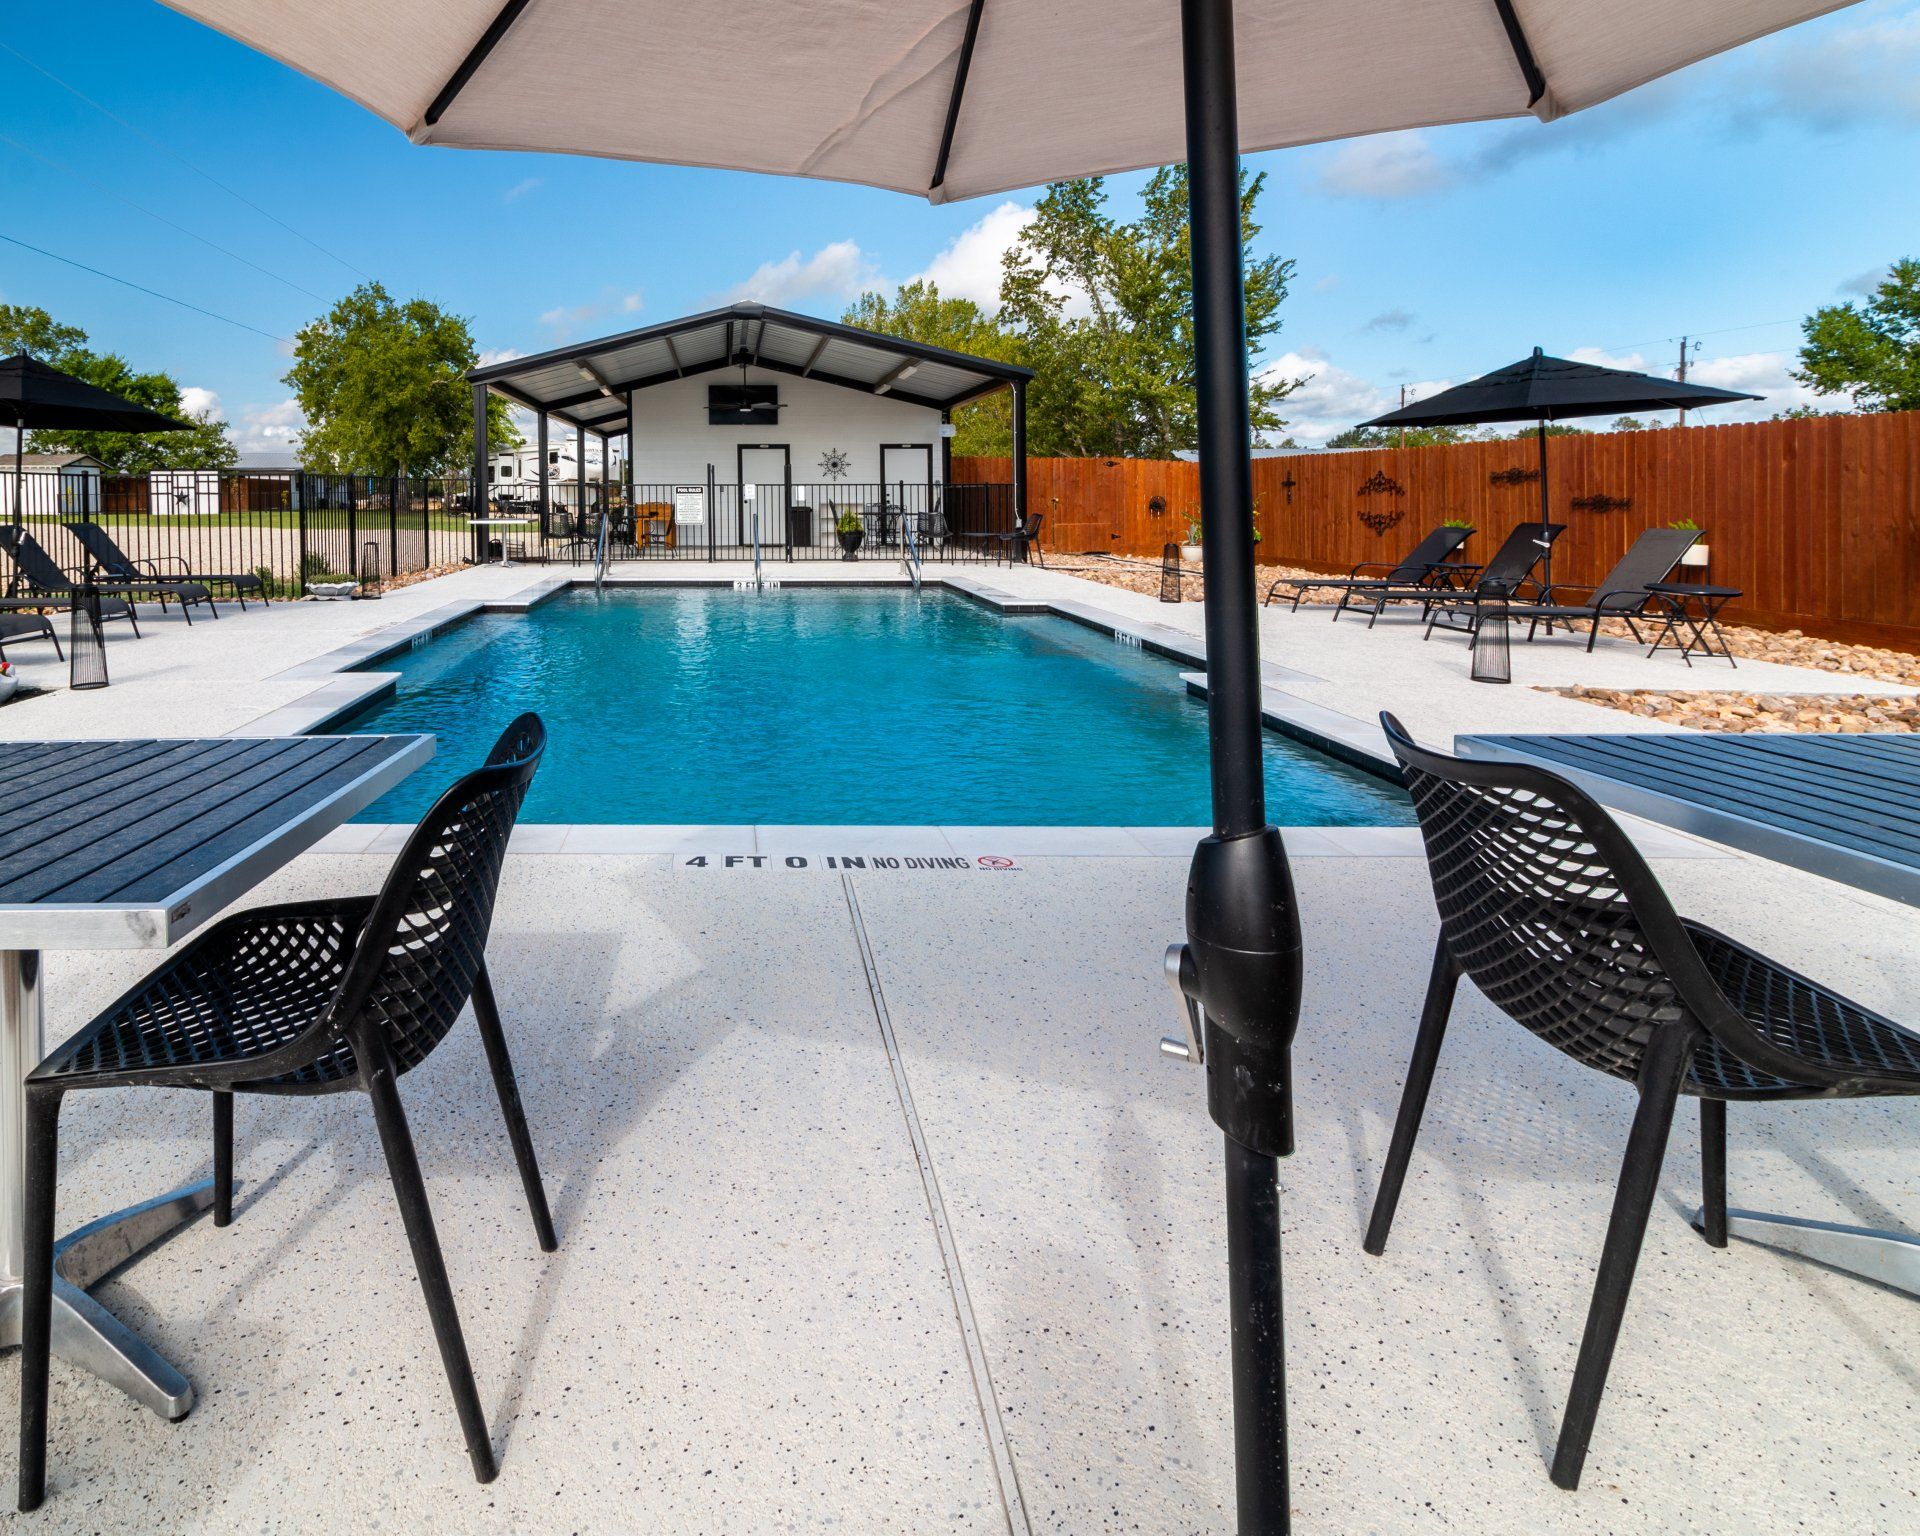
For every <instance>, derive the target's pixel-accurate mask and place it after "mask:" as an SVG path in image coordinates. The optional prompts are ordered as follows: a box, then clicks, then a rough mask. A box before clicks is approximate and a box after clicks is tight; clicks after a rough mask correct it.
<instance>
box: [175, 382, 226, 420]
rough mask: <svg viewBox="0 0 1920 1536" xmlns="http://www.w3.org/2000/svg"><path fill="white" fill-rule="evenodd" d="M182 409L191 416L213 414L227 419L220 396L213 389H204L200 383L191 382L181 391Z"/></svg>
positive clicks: (221, 418)
mask: <svg viewBox="0 0 1920 1536" xmlns="http://www.w3.org/2000/svg"><path fill="white" fill-rule="evenodd" d="M180 409H181V410H183V411H185V412H186V413H187V414H188V415H189V416H212V417H215V418H218V419H220V420H225V417H224V415H223V414H222V412H221V410H220V396H219V395H218V394H216V393H215V392H214V391H213V390H211V389H202V388H201V387H200V386H199V385H198V384H189V385H187V387H186V388H185V389H183V390H181V391H180Z"/></svg>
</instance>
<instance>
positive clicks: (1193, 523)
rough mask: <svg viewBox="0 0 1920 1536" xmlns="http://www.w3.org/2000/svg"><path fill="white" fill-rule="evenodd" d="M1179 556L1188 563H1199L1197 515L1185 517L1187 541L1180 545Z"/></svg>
mask: <svg viewBox="0 0 1920 1536" xmlns="http://www.w3.org/2000/svg"><path fill="white" fill-rule="evenodd" d="M1180 558H1181V559H1182V560H1184V561H1186V562H1187V564H1188V565H1198V564H1199V563H1200V519H1199V518H1197V517H1194V516H1191V515H1189V516H1188V518H1187V542H1186V543H1184V544H1182V545H1181V546H1180Z"/></svg>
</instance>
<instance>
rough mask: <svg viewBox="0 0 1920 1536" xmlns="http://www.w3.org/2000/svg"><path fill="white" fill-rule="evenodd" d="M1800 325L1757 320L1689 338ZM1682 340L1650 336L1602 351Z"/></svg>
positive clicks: (1676, 335)
mask: <svg viewBox="0 0 1920 1536" xmlns="http://www.w3.org/2000/svg"><path fill="white" fill-rule="evenodd" d="M1799 323H1800V322H1799V321H1798V320H1756V321H1755V322H1754V323H1753V324H1752V325H1727V326H1722V327H1721V328H1720V329H1719V330H1717V331H1688V332H1687V337H1699V336H1731V335H1733V334H1734V333H1735V332H1738V331H1769V330H1772V329H1773V328H1774V327H1775V326H1781V325H1798V324H1799ZM1682 339H1683V338H1682V337H1681V335H1680V333H1679V332H1678V331H1675V332H1674V333H1673V335H1671V336H1649V337H1648V338H1647V339H1646V340H1645V341H1623V342H1619V343H1617V344H1615V345H1613V346H1608V347H1602V348H1601V349H1600V350H1601V351H1602V352H1624V351H1626V350H1627V348H1628V347H1657V346H1659V345H1661V344H1662V343H1663V342H1669V341H1680V340H1682Z"/></svg>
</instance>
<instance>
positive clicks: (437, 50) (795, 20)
mask: <svg viewBox="0 0 1920 1536" xmlns="http://www.w3.org/2000/svg"><path fill="white" fill-rule="evenodd" d="M165 3H166V4H168V5H170V6H172V7H173V9H175V10H178V11H183V12H185V13H186V14H188V15H191V16H197V17H199V18H200V19H201V20H203V21H205V22H207V23H208V24H209V25H211V26H214V27H217V28H219V29H220V30H222V31H224V32H227V33H229V34H231V35H232V36H234V37H236V38H238V39H240V40H241V41H242V42H245V43H247V44H248V45H250V46H252V47H254V48H258V49H260V50H262V51H263V52H266V53H269V54H271V55H272V56H273V57H275V58H277V59H280V60H281V61H283V62H284V63H286V64H289V65H291V66H292V67H293V68H295V69H299V70H302V71H304V72H305V73H307V74H309V75H312V76H314V77H315V78H316V79H319V80H323V81H325V82H326V83H328V84H329V85H331V86H333V87H334V88H335V89H336V90H339V91H342V92H344V93H346V94H347V95H349V96H351V97H352V98H353V99H354V100H356V101H358V102H360V103H361V104H362V105H364V106H366V107H367V108H368V109H369V110H371V111H374V112H377V113H378V114H380V115H381V116H382V117H384V118H385V119H386V120H387V121H389V122H391V123H393V124H394V125H395V126H396V127H398V128H399V129H400V130H401V131H402V132H404V133H405V134H407V136H408V137H409V138H411V139H413V140H414V141H415V142H416V143H421V144H444V145H449V146H457V147H463V148H471V149H514V150H532V151H547V152H559V153H565V154H588V155H600V156H609V157H614V158H621V159H630V160H654V161H665V162H669V163H674V164H682V165H686V164H694V165H707V166H718V167H726V168H731V169H736V170H752V171H762V172H769V173H772V174H776V175H788V176H817V177H822V178H827V179H831V180H838V181H852V182H860V183H864V184H866V185H869V186H880V187H891V188H894V189H896V190H899V191H903V192H908V193H911V194H913V195H916V196H921V197H925V198H927V199H929V200H930V201H933V202H949V201H952V200H954V199H957V198H968V197H979V196H983V195H985V194H988V193H996V192H1004V191H1010V190H1012V189H1015V188H1020V187H1030V186H1034V185H1036V184H1038V183H1040V182H1043V181H1051V180H1059V179H1063V178H1067V177H1075V176H1093V175H1100V174H1104V173H1108V172H1117V171H1124V170H1137V169H1141V168H1143V167H1148V166H1156V165H1164V164H1167V163H1169V162H1171V161H1176V160H1181V159H1185V160H1186V162H1187V164H1188V165H1189V167H1190V168H1191V171H1192V181H1191V206H1190V208H1189V212H1188V225H1189V229H1190V231H1191V235H1192V250H1193V340H1194V394H1195V402H1196V407H1197V416H1198V430H1197V432H1196V444H1195V446H1196V447H1197V448H1198V449H1199V454H1200V500H1201V509H1200V515H1201V525H1202V530H1203V533H1202V541H1203V543H1204V544H1205V546H1206V551H1207V560H1206V567H1205V575H1204V582H1205V589H1206V614H1205V623H1206V638H1207V681H1208V702H1207V709H1208V726H1209V744H1210V751H1209V756H1210V766H1211V771H1212V790H1213V833H1212V835H1211V836H1210V837H1207V838H1205V839H1203V840H1202V841H1201V843H1200V845H1199V847H1198V848H1197V849H1196V850H1195V853H1194V862H1193V867H1192V871H1191V873H1190V874H1189V876H1188V884H1187V937H1188V943H1187V945H1186V946H1185V947H1184V950H1183V952H1182V953H1181V954H1180V955H1178V956H1170V957H1169V958H1170V968H1171V969H1172V970H1173V971H1174V972H1175V978H1176V980H1177V981H1178V982H1179V983H1180V986H1181V990H1182V991H1183V992H1184V993H1185V994H1186V996H1187V997H1188V998H1189V999H1191V1000H1192V1001H1193V1002H1194V1003H1195V1004H1196V1005H1197V1006H1198V1007H1199V1008H1200V1009H1201V1010H1202V1012H1201V1014H1200V1015H1198V1016H1190V1018H1191V1023H1190V1027H1191V1028H1192V1030H1193V1033H1192V1036H1191V1042H1192V1043H1191V1045H1190V1046H1189V1047H1188V1048H1187V1053H1188V1054H1190V1055H1191V1056H1192V1057H1194V1058H1196V1059H1198V1058H1199V1057H1201V1056H1202V1055H1203V1054H1204V1064H1205V1067H1206V1075H1207V1099H1208V1109H1209V1112H1210V1113H1211V1114H1212V1116H1213V1119H1214V1121H1215V1123H1216V1124H1217V1125H1218V1126H1219V1127H1220V1129H1221V1131H1222V1132H1223V1133H1224V1141H1225V1145H1224V1161H1225V1165H1226V1211H1227V1264H1226V1269H1227V1279H1228V1291H1229V1302H1228V1305H1229V1310H1230V1312H1231V1314H1232V1323H1233V1333H1232V1347H1233V1401H1234V1459H1235V1474H1236V1483H1237V1489H1236V1491H1237V1494H1238V1517H1239V1526H1240V1529H1241V1531H1242V1532H1245V1533H1252V1532H1262V1533H1265V1532H1276V1531H1285V1530H1286V1529H1287V1528H1288V1525H1289V1520H1290V1515H1289V1498H1288V1491H1287V1434H1286V1382H1285V1371H1284V1355H1285V1349H1284V1328H1283V1322H1282V1314H1281V1263H1280V1195H1279V1164H1278V1162H1277V1159H1278V1158H1281V1157H1284V1156H1286V1155H1288V1154H1289V1153H1291V1152H1292V1151H1293V1095H1292V1049H1293V1035H1294V1029H1295V1025H1296V1023H1297V1021H1298V1018H1299V1009H1300V979H1301V951H1300V923H1299V915H1298V912H1297V909H1296V906H1295V903H1294V898H1293V884H1292V877H1291V874H1290V872H1289V869H1288V863H1287V856H1286V851H1285V849H1284V847H1283V845H1282V841H1281V837H1280V833H1279V831H1278V830H1277V829H1276V828H1275V827H1274V826H1273V825H1272V824H1271V823H1270V822H1269V821H1268V819H1267V804H1266V782H1265V775H1264V769H1263V757H1262V749H1261V735H1262V729H1263V728H1262V724H1261V713H1260V710H1261V702H1260V701H1261V677H1260V646H1259V627H1258V613H1257V609H1256V605H1255V600H1254V564H1253V554H1254V549H1253V516H1252V511H1253V468H1252V463H1251V459H1250V454H1249V448H1250V442H1249V428H1248V407H1247V396H1248V381H1247V374H1248V368H1247V350H1246V328H1245V322H1246V314H1245V299H1244V295H1243V293H1242V251H1241V235H1240V192H1241V188H1240V155H1241V152H1242V150H1243V149H1246V150H1257V149H1277V148H1281V147H1283V146H1286V145H1295V144H1314V143H1321V142H1324V141H1326V140H1329V139H1338V138H1343V137H1347V136H1350V135H1355V134H1364V133H1379V132H1383V131H1386V130H1390V129H1405V128H1418V127H1426V126H1431V125H1435V124H1440V123H1460V122H1469V121H1473V120H1476V119H1480V118H1493V117H1520V116H1529V115H1530V116H1534V117H1537V118H1539V119H1541V120H1542V121H1552V120H1553V119H1555V118H1559V117H1563V116H1565V115H1567V114H1568V113H1570V112H1577V111H1580V110H1582V109H1583V108H1586V107H1590V106H1593V105H1595V104H1596V103H1599V102H1602V101H1606V100H1608V99H1610V98H1611V97H1614V96H1617V95H1619V94H1621V93H1622V92H1624V91H1629V90H1632V89H1633V88H1634V87H1635V86H1639V85H1643V84H1645V83H1646V82H1647V81H1649V80H1652V79H1655V78H1657V77H1659V76H1661V75H1665V74H1667V73H1669V72H1671V71H1673V70H1676V69H1680V68H1682V67H1684V66H1685V65H1688V64H1691V63H1694V62H1695V61H1696V60H1699V59H1703V58H1707V57H1709V56H1710V55H1712V54H1716V53H1719V52H1722V51H1723V50H1725V49H1728V48H1731V47H1734V46H1735V45H1736V44H1739V43H1744V42H1748V41H1750V40H1752V39H1754V38H1757V37H1762V36H1764V35H1766V34H1767V33H1769V32H1773V31H1777V30H1778V29H1780V28H1782V27H1788V26H1792V25H1793V24H1795V23H1796V22H1801V21H1805V20H1807V19H1808V18H1809V17H1813V16H1819V15H1824V14H1825V13H1826V12H1828V11H1831V10H1834V9H1836V8H1837V7H1836V6H1835V4H1834V0H1690V3H1688V4H1686V5H1654V4H1648V3H1633V4H1626V3H1619V0H1616V3H1609V4H1604V5H1596V4H1593V3H1592V0H1491V3H1489V0H1423V3H1421V4H1419V5H1405V4H1394V3H1391V0H1365V3H1357V0H1048V3H1046V4H1040V3H1037V0H1011V3H1010V0H834V3H833V4H831V5H784V6H767V5H762V6H759V7H757V8H756V9H754V10H753V11H752V13H751V16H752V23H753V26H752V37H751V41H750V43H748V44H745V45H743V42H742V33H741V28H740V26H739V24H738V22H739V15H740V13H739V12H737V11H736V10H733V9H728V8H722V7H714V6H702V5H688V4H686V3H685V0H622V3H621V4H619V5H608V4H605V3H598V0H595V3H588V0H434V3H432V4H428V3H425V0H411V3H402V0H333V3H332V4H330V5H325V6H314V5H299V4H294V3H292V0H165ZM1236 32H1237V33H1238V36H1237V38H1236ZM748 56H751V57H757V58H761V59H767V60H777V61H778V67H776V68H774V69H771V70H766V71H762V73H763V74H764V75H765V79H764V80H762V81H757V82H756V88H755V89H753V90H751V91H746V92H740V91H729V90H725V89H716V88H715V87H716V83H717V82H722V81H725V80H728V79H731V78H732V77H733V76H734V75H736V74H737V73H738V72H739V69H740V65H741V60H742V58H743V57H748ZM1176 62H1177V63H1178V65H1179V68H1178V69H1176V68H1175V67H1174V66H1175V64H1176ZM636 79H644V81H645V84H646V88H645V89H644V90H637V89H635V88H634V82H635V80H636ZM479 403H480V405H481V407H482V408H484V404H485V402H484V400H482V401H481V402H479ZM477 436H478V434H476V437H477ZM484 479H485V466H484V465H476V466H475V483H476V484H480V483H483V482H484ZM1022 510H1023V512H1024V509H1022ZM1203 1045H1204V1052H1203V1051H1202V1049H1201V1047H1202V1046H1203Z"/></svg>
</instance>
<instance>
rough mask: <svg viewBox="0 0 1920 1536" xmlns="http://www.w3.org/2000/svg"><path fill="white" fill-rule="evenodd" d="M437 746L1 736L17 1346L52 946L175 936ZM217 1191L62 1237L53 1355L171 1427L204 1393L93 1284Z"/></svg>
mask: <svg viewBox="0 0 1920 1536" xmlns="http://www.w3.org/2000/svg"><path fill="white" fill-rule="evenodd" d="M432 756H433V738H432V737H431V736H316V737H305V736H300V737H216V738H212V739H203V740H171V741H169V740H143V741H33V742H7V743H3V744H0V783H4V784H5V785H6V788H7V792H8V796H7V798H8V813H9V814H8V815H7V817H6V819H5V823H4V825H0V1079H4V1080H3V1081H0V1344H6V1345H17V1344H18V1343H19V1342H20V1323H21V1300H22V1289H21V1280H22V1274H23V1272H24V1268H25V1232H24V1194H25V1191H24V1184H25V1129H24V1127H25V1119H26V1107H25V1091H24V1088H23V1086H22V1084H23V1080H24V1078H25V1077H26V1074H27V1073H29V1072H30V1071H32V1070H33V1068H34V1067H35V1066H37V1065H38V1064H39V1062H40V1059H41V1057H42V1055H43V1054H44V1052H45V1044H46V1042H45V1040H44V1039H43V1034H42V1031H43V1024H44V1016H43V1006H44V997H43V985H42V976H43V968H42V955H43V952H44V951H46V950H48V949H160V948H164V947H165V946H167V945H169V944H172V943H174V942H175V941H176V940H178V939H181V938H183V937H185V936H186V935H187V934H189V933H191V932H193V931H194V930H195V929H196V928H199V927H200V926H201V925H202V924H204V923H205V922H206V921H207V920H208V919H209V918H211V917H213V916H214V915H215V914H216V913H218V912H219V911H220V910H221V909H222V908H223V907H225V906H226V905H227V904H228V903H230V902H232V901H233V900H235V899H236V898H237V897H239V896H241V895H243V894H244V893H245V892H247V891H248V890H250V889H251V888H252V887H253V886H255V885H257V884H258V883H259V882H260V881H261V880H262V879H264V878H265V877H266V876H267V875H269V874H271V873H272V872H273V871H274V870H276V869H278V868H280V867H281V866H282V865H283V864H285V863H286V862H287V861H288V860H290V859H291V858H293V857H294V856H295V855H296V854H298V853H300V852H302V851H303V850H305V849H306V848H308V847H310V846H311V845H312V844H313V843H314V842H315V841H317V840H318V839H319V838H320V837H321V836H322V835H324V834H325V833H326V832H328V831H330V830H331V829H332V828H334V827H336V826H338V825H339V824H340V823H342V822H344V821H346V820H347V819H348V818H349V817H350V816H352V815H353V814H354V813H355V812H357V811H359V810H361V809H363V808H364V807H365V806H367V805H370V804H372V802H373V801H374V800H375V799H377V798H378V797H379V796H380V795H382V794H384V793H385V792H386V791H387V790H389V789H391V788H392V787H393V786H394V785H396V784H398V783H399V782H400V781H401V780H402V779H404V778H406V777H407V775H409V774H410V773H412V772H413V771H414V770H415V769H416V768H418V767H419V766H420V765H421V764H422V763H424V762H426V761H427V760H428V759H429V758H430V757H432ZM135 1150H137V1149H135ZM138 1166H139V1160H138V1159H137V1157H136V1158H134V1159H133V1160H132V1165H131V1168H130V1171H137V1170H138ZM212 1198H213V1186H212V1183H211V1181H204V1182H201V1183H198V1184H194V1185H190V1186H188V1187H187V1188H185V1189H179V1190H175V1191H173V1192H172V1193H170V1194H165V1195H161V1196H158V1197H157V1198H154V1199H150V1200H147V1201H144V1202H143V1203H141V1204H139V1205H135V1206H133V1207H131V1208H129V1209H127V1210H124V1211H120V1212H117V1213H115V1214H114V1215H111V1216H106V1217H102V1218H101V1219H100V1220H98V1221H94V1222H91V1223H89V1224H88V1225H86V1226H84V1227H81V1228H80V1229H78V1230H77V1231H75V1232H72V1233H70V1234H68V1235H67V1236H66V1237H64V1238H62V1239H60V1240H59V1242H57V1243H56V1245H55V1247H54V1295H53V1350H54V1353H56V1354H58V1355H60V1356H61V1357H62V1358H64V1359H66V1360H69V1361H71V1362H73V1363H75V1364H77V1365H81V1366H84V1367H86V1368H87V1369H88V1370H90V1371H92V1372H93V1373H94V1374H95V1375H96V1376H99V1377H100V1378H102V1379H103V1380H105V1381H108V1382H110V1383H112V1384H113V1385H114V1386H117V1387H119V1388H121V1389H122V1390H123V1391H125V1392H126V1393H127V1394H128V1395H129V1396H131V1397H132V1398H133V1399H134V1400H135V1401H137V1402H139V1403H142V1404H144V1405H145V1406H146V1407H148V1408H151V1409H152V1410H153V1411H154V1412H155V1413H158V1414H160V1415H162V1416H163V1417H165V1418H169V1419H177V1418H180V1417H181V1416H183V1415H184V1414H186V1413H187V1412H188V1410H190V1409H191V1408H192V1407H193V1397H194V1394H193V1387H192V1385H191V1384H190V1383H189V1382H188V1381H187V1379H186V1378H185V1377H184V1376H183V1375H181V1373H180V1372H179V1371H178V1370H176V1369H175V1368H174V1367H173V1366H172V1365H171V1364H169V1363H168V1362H167V1361H166V1360H164V1359H162V1358H161V1356H160V1355H159V1354H158V1352H156V1351H155V1350H154V1349H153V1348H152V1347H151V1346H150V1345H148V1344H147V1343H146V1342H145V1340H143V1339H141V1338H140V1337H139V1336H138V1335H137V1334H135V1333H134V1332H133V1331H132V1330H131V1329H129V1328H128V1327H127V1326H126V1325H125V1324H123V1323H122V1322H120V1320H119V1319H118V1318H116V1317H115V1316H114V1315H113V1314H112V1313H111V1312H109V1311H108V1310H107V1309H106V1308H105V1307H103V1306H102V1305H101V1304H100V1303H99V1302H97V1301H95V1300H94V1299H93V1298H92V1297H91V1296H89V1295H88V1294H87V1291H88V1288H89V1287H91V1286H92V1285H94V1284H95V1283H96V1282H98V1281H99V1280H102V1279H104V1278H105V1277H106V1276H107V1275H108V1274H110V1273H112V1272H113V1271H114V1270H116V1269H118V1268H119V1267H120V1266H121V1265H123V1264H125V1263H127V1262H128V1261H129V1260H130V1259H132V1258H134V1257H135V1256H136V1255H137V1254H139V1253H140V1252H141V1251H142V1250H143V1249H145V1248H147V1247H149V1246H151V1245H152V1244H153V1243H155V1242H158V1241H159V1240H160V1239H161V1238H163V1237H165V1236H167V1235H168V1234H169V1233H171V1232H172V1231H173V1230H174V1229H176V1228H177V1227H179V1226H181V1225H182V1224H183V1223H185V1222H187V1221H189V1220H191V1219H192V1218H193V1217H194V1216H195V1215H196V1214H198V1213H199V1212H200V1211H201V1210H204V1209H205V1208H206V1206H207V1205H208V1204H209V1203H211V1201H212Z"/></svg>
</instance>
